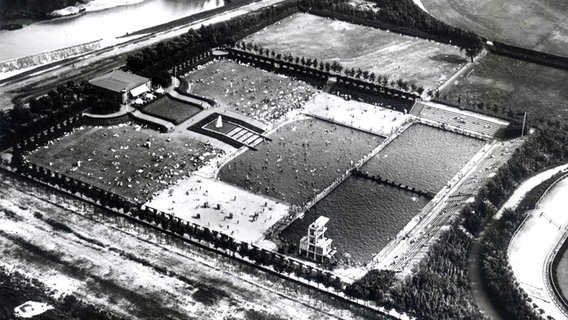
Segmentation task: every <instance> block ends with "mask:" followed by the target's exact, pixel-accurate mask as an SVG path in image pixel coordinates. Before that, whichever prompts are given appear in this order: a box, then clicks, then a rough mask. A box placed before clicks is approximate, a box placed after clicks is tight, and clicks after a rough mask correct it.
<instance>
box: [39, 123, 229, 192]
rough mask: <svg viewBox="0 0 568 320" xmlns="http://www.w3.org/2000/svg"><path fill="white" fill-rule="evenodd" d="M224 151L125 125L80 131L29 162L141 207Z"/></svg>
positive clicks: (178, 137) (186, 139) (61, 140)
mask: <svg viewBox="0 0 568 320" xmlns="http://www.w3.org/2000/svg"><path fill="white" fill-rule="evenodd" d="M146 141H150V147H149V148H148V147H145V146H144V144H145V143H146ZM220 152H221V151H220V150H217V149H214V148H213V147H212V146H211V145H208V144H204V143H202V142H198V141H196V140H193V139H191V138H189V137H187V136H184V135H183V134H180V133H176V132H172V133H158V132H156V131H154V130H150V129H144V128H141V127H140V126H135V125H130V124H127V125H119V126H113V127H81V128H79V129H76V130H75V131H74V132H73V133H71V134H68V135H66V136H64V137H63V138H61V139H58V140H56V141H54V143H53V144H51V145H48V146H46V147H43V148H39V149H37V150H35V151H34V152H32V153H31V154H30V155H29V156H28V159H29V160H30V161H31V162H33V163H36V164H39V165H42V166H44V167H47V168H51V170H54V171H57V172H60V173H63V174H65V175H67V176H70V177H72V178H75V179H79V180H81V181H84V182H86V183H89V184H92V185H94V186H97V187H99V188H102V189H105V190H109V191H111V192H114V193H117V194H119V195H121V196H124V197H126V198H129V199H131V200H134V201H139V202H143V201H144V200H146V199H148V198H149V197H150V196H151V195H152V194H153V193H155V192H157V191H159V190H162V189H166V188H167V187H168V186H169V185H172V184H173V183H175V182H176V181H177V180H179V179H180V178H182V177H183V176H186V175H188V174H189V173H190V172H193V171H195V170H197V169H198V168H199V167H201V166H202V165H204V164H205V163H206V162H207V161H208V160H209V159H211V158H213V157H215V156H216V155H217V154H218V153H220ZM78 161H80V165H78Z"/></svg>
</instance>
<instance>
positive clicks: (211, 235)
mask: <svg viewBox="0 0 568 320" xmlns="http://www.w3.org/2000/svg"><path fill="white" fill-rule="evenodd" d="M11 166H12V167H13V168H14V169H15V170H16V172H17V173H18V174H20V175H22V176H24V177H29V178H32V179H37V180H39V181H42V182H44V183H46V184H48V185H51V186H58V187H59V188H60V189H61V190H64V191H67V192H69V193H71V194H73V195H76V196H78V197H80V198H81V199H84V200H88V201H90V202H91V203H94V204H96V205H99V206H101V207H103V208H107V209H110V210H111V211H112V212H113V213H115V214H121V215H124V216H126V217H128V218H131V219H136V220H138V221H142V222H144V223H146V224H148V225H150V226H152V227H154V228H157V229H159V230H161V231H162V232H168V233H170V234H171V235H176V236H178V237H180V238H183V239H186V240H188V239H191V240H192V242H194V243H198V244H200V245H202V246H203V247H205V248H211V247H213V248H215V249H218V250H219V251H221V252H222V253H225V254H226V255H228V256H231V257H235V255H236V254H238V255H239V256H240V258H241V259H243V258H246V259H248V261H250V262H251V263H252V264H254V265H257V266H264V267H267V268H269V269H268V270H274V271H273V272H277V273H279V274H288V275H289V276H290V277H292V278H296V279H297V280H299V279H305V280H307V281H311V282H315V283H317V285H318V287H319V286H320V285H322V286H323V287H326V288H333V289H334V290H335V291H337V292H340V291H342V290H343V288H344V284H343V282H342V281H341V279H340V278H339V277H337V276H335V275H334V274H332V273H331V272H328V271H323V270H322V269H319V268H315V267H312V266H311V265H310V264H304V263H300V262H298V261H295V260H293V259H290V258H288V257H287V256H285V255H283V254H280V253H277V252H274V251H270V250H266V249H263V248H260V247H257V246H255V245H251V244H249V243H246V242H241V241H238V240H235V239H234V238H233V237H231V236H229V235H227V234H225V233H222V232H219V231H216V230H211V229H209V228H206V227H202V226H200V225H197V224H195V223H190V222H187V221H185V220H182V219H180V218H177V217H175V216H173V215H171V214H168V213H164V212H161V211H158V210H155V209H152V208H149V207H146V206H142V205H139V204H136V203H133V202H131V201H129V200H128V199H126V198H124V197H122V196H120V195H118V194H115V193H112V192H109V191H106V190H104V189H100V188H97V187H94V186H92V185H89V184H86V183H84V182H81V181H79V180H76V179H74V178H71V177H68V176H65V175H63V174H61V173H58V172H55V171H51V169H49V168H45V167H42V166H38V165H36V164H34V163H30V162H28V161H27V160H26V159H25V157H23V155H21V154H18V153H15V154H14V157H13V158H12V163H11ZM245 261H246V260H245Z"/></svg>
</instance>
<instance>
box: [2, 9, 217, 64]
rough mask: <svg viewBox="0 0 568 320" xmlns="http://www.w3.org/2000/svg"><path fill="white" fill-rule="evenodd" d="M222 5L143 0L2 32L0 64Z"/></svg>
mask: <svg viewBox="0 0 568 320" xmlns="http://www.w3.org/2000/svg"><path fill="white" fill-rule="evenodd" d="M95 1H98V0H95ZM223 5H224V1H223V0H144V1H143V2H140V3H136V4H131V5H127V6H118V7H113V8H108V9H105V10H99V11H91V12H87V13H85V14H83V15H80V16H74V17H66V18H60V19H55V20H49V21H41V22H37V23H33V24H30V25H27V26H24V28H23V29H19V30H15V31H7V30H2V31H0V61H5V60H10V59H14V58H19V57H24V56H29V55H32V54H36V53H40V52H45V51H52V50H56V49H60V48H65V47H70V46H74V45H78V44H82V43H86V42H90V41H96V40H99V39H113V38H116V37H119V36H123V35H125V34H126V33H131V32H134V31H137V30H140V29H144V28H148V27H152V26H155V25H159V24H163V23H166V22H169V21H172V20H176V19H180V18H183V17H186V16H189V15H192V14H196V13H199V12H202V11H206V10H211V9H215V8H217V7H220V6H223Z"/></svg>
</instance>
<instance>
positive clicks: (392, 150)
mask: <svg viewBox="0 0 568 320" xmlns="http://www.w3.org/2000/svg"><path fill="white" fill-rule="evenodd" d="M484 144H485V142H483V141H480V140H477V139H473V138H468V137H465V136H462V135H459V134H456V133H451V132H448V131H444V130H441V129H436V128H432V127H429V126H425V125H420V124H414V125H412V126H410V127H409V128H408V129H406V130H405V131H404V132H403V133H402V134H401V135H400V136H399V137H397V138H396V139H395V140H394V141H392V142H391V143H389V144H388V145H387V146H386V147H385V148H384V149H383V150H381V151H380V152H379V153H378V154H377V155H376V156H374V157H373V158H372V159H371V160H369V161H368V162H367V163H366V164H365V165H364V166H363V167H362V168H361V170H362V171H364V172H368V173H369V174H371V175H378V176H381V177H382V178H383V179H389V180H392V181H395V182H398V183H402V184H405V185H408V186H410V187H414V188H416V189H418V190H426V191H430V192H433V193H437V192H438V191H439V190H440V189H442V187H444V185H445V184H446V183H447V182H448V181H449V180H450V179H451V178H452V177H453V176H454V175H456V174H457V173H458V171H459V170H460V169H461V168H462V167H463V166H464V165H465V164H466V163H467V162H468V161H469V160H470V159H471V158H472V157H473V156H474V155H475V154H476V153H477V152H478V151H479V150H480V149H481V147H483V145H484Z"/></svg>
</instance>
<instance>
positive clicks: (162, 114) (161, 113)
mask: <svg viewBox="0 0 568 320" xmlns="http://www.w3.org/2000/svg"><path fill="white" fill-rule="evenodd" d="M143 111H144V113H147V114H149V115H153V116H155V117H158V118H160V119H164V120H167V121H170V122H172V123H174V124H175V125H178V124H180V123H182V122H184V121H185V120H187V119H189V118H191V117H193V116H194V115H196V114H197V113H199V112H200V111H201V109H199V108H198V107H196V106H193V105H191V104H189V103H183V102H180V101H177V100H174V99H171V98H170V97H168V96H164V97H161V98H160V99H158V100H156V101H154V102H152V103H150V104H149V105H147V106H145V107H144V108H143Z"/></svg>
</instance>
